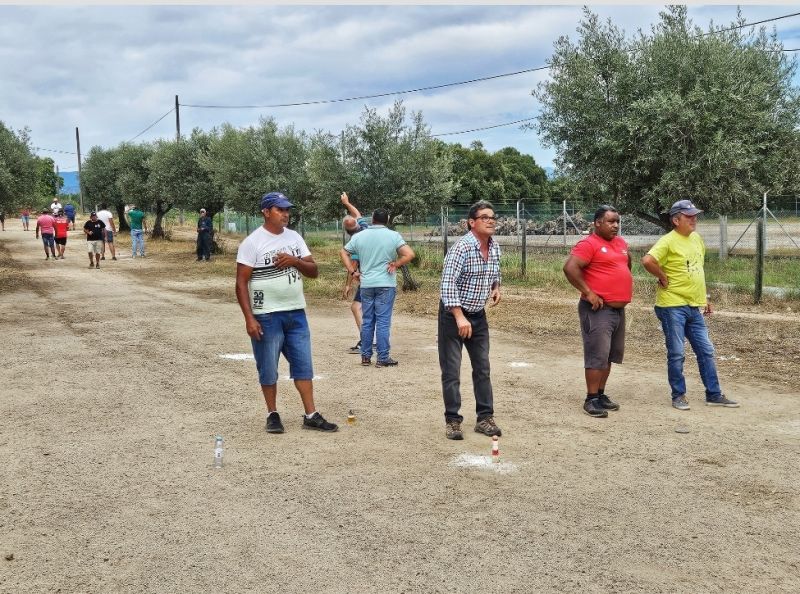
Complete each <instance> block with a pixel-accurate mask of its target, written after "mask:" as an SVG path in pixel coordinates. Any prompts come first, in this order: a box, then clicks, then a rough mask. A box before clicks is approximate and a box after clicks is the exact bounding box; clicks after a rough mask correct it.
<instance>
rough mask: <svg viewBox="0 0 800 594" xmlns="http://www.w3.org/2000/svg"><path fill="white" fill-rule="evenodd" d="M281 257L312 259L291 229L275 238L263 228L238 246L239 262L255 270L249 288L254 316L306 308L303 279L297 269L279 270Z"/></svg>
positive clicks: (297, 234)
mask: <svg viewBox="0 0 800 594" xmlns="http://www.w3.org/2000/svg"><path fill="white" fill-rule="evenodd" d="M280 253H284V254H291V255H293V256H297V257H298V258H305V257H306V256H310V255H311V251H310V250H309V249H308V246H307V245H306V242H305V241H303V238H302V237H301V236H300V234H299V233H297V232H296V231H292V230H291V229H284V230H283V233H281V234H279V235H275V234H273V233H270V232H269V231H267V230H266V229H264V227H263V226H260V227H258V229H256V230H255V231H253V232H252V233H251V234H250V235H248V236H247V237H246V238H245V240H244V241H243V242H242V243H241V244H240V245H239V251H238V252H237V254H236V262H237V263H239V264H244V265H245V266H249V267H251V268H252V269H253V272H252V273H251V275H250V282H249V283H248V285H247V286H248V292H249V293H250V308H251V309H252V311H253V315H258V314H265V313H272V312H275V311H292V310H295V309H305V307H306V300H305V296H304V295H303V276H302V275H301V274H300V271H299V270H297V268H295V267H294V266H290V267H288V268H283V269H280V268H277V267H276V266H275V257H276V256H277V255H278V254H280Z"/></svg>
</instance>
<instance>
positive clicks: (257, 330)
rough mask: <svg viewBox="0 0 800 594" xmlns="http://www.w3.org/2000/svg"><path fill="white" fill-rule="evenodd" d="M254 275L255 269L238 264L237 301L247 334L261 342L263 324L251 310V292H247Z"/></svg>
mask: <svg viewBox="0 0 800 594" xmlns="http://www.w3.org/2000/svg"><path fill="white" fill-rule="evenodd" d="M252 274H253V269H252V268H251V267H250V266H245V265H244V264H239V263H237V264H236V301H238V302H239V307H240V308H241V310H242V313H243V314H244V325H245V328H246V329H247V334H248V335H249V336H250V337H251V338H254V339H256V340H261V335H262V334H263V331H262V330H261V324H260V323H259V322H258V320H257V319H256V317H255V316H254V315H253V310H252V309H251V308H250V291H248V290H247V284H248V283H249V282H250V276H251V275H252Z"/></svg>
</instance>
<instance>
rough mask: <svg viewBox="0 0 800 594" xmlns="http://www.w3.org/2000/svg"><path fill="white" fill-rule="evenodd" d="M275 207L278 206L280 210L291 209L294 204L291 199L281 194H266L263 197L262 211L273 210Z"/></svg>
mask: <svg viewBox="0 0 800 594" xmlns="http://www.w3.org/2000/svg"><path fill="white" fill-rule="evenodd" d="M273 206H277V207H278V208H291V207H292V206H294V204H292V203H291V202H289V199H288V198H287V197H286V196H284V195H283V194H281V193H280V192H270V193H269V194H264V195H263V196H262V197H261V210H264V209H265V208H272V207H273Z"/></svg>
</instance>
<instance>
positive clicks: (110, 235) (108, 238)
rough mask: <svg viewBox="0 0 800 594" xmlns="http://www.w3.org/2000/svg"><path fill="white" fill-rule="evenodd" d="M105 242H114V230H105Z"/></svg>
mask: <svg viewBox="0 0 800 594" xmlns="http://www.w3.org/2000/svg"><path fill="white" fill-rule="evenodd" d="M105 242H106V243H114V232H113V231H106V239H105Z"/></svg>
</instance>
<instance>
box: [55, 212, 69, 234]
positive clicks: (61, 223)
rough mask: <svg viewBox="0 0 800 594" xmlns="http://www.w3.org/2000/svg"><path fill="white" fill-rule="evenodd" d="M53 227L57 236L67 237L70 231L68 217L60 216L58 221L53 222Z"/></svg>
mask: <svg viewBox="0 0 800 594" xmlns="http://www.w3.org/2000/svg"><path fill="white" fill-rule="evenodd" d="M53 228H54V229H55V231H56V237H57V238H58V239H62V238H64V237H66V236H67V232H68V231H69V219H67V218H66V217H58V218H57V219H56V222H55V223H54V224H53Z"/></svg>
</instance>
